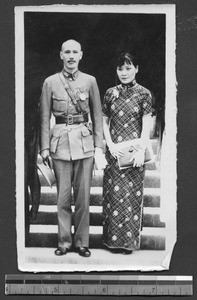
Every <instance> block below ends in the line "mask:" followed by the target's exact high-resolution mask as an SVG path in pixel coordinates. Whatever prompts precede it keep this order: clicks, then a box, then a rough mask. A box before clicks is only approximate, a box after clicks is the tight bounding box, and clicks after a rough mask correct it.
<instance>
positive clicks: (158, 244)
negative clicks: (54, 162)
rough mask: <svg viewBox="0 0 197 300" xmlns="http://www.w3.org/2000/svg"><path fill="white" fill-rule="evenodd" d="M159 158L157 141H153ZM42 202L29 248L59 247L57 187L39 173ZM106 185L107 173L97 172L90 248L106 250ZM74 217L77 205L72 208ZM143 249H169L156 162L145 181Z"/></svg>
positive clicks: (33, 223)
mask: <svg viewBox="0 0 197 300" xmlns="http://www.w3.org/2000/svg"><path fill="white" fill-rule="evenodd" d="M152 146H153V151H154V154H155V156H156V153H157V147H158V146H157V140H156V139H153V140H152ZM39 178H40V182H41V200H40V207H39V211H38V215H37V218H36V220H35V221H31V224H30V232H29V239H28V240H29V242H28V245H26V246H27V247H34V248H35V247H42V248H43V247H45V248H56V247H57V231H58V228H57V205H56V204H57V199H56V198H57V197H56V186H53V187H52V188H50V187H49V186H47V183H46V181H45V179H44V177H43V176H42V175H41V173H39ZM102 183H103V172H102V171H97V170H96V171H94V175H93V180H92V187H91V196H90V248H94V249H100V248H102V243H101V240H102V222H103V216H102ZM72 210H73V214H74V205H72ZM142 225H143V227H142V234H141V244H140V245H141V246H140V248H141V249H142V250H165V223H164V222H161V221H160V174H159V171H158V170H157V168H156V164H155V163H154V162H151V163H148V164H146V172H145V180H144V210H143V222H142Z"/></svg>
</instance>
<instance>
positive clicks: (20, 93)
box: [15, 4, 177, 272]
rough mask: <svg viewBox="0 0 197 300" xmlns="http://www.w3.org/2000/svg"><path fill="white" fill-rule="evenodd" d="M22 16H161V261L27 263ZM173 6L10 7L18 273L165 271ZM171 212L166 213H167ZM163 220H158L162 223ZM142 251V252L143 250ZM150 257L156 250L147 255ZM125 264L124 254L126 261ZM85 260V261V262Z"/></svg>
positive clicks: (171, 195) (171, 206)
mask: <svg viewBox="0 0 197 300" xmlns="http://www.w3.org/2000/svg"><path fill="white" fill-rule="evenodd" d="M24 12H62V13H63V12H65V13H69V12H75V13H83V12H89V13H131V14H132V13H139V14H150V13H151V14H165V15H166V78H165V79H166V99H165V131H164V135H163V145H164V146H163V147H162V153H161V170H162V172H161V198H162V201H161V203H162V212H163V220H165V222H166V226H167V227H166V231H167V232H168V234H167V238H166V250H165V251H164V252H165V253H163V255H161V258H160V259H159V261H160V263H158V264H157V263H155V262H154V259H153V261H152V263H150V264H145V265H143V262H144V261H145V260H147V259H150V257H149V256H150V255H147V257H144V258H140V260H139V263H138V265H137V266H136V265H135V264H134V265H129V264H125V265H123V266H121V265H118V266H116V265H114V266H112V265H109V266H108V265H105V266H104V265H102V264H100V263H99V262H98V261H99V260H98V259H97V262H95V263H93V264H92V263H87V264H86V263H85V261H84V260H82V261H81V263H79V264H68V265H65V264H62V263H61V261H60V263H59V264H55V263H51V264H40V263H38V261H35V263H28V262H27V260H26V257H27V256H28V255H29V251H30V249H28V248H26V247H25V232H24V230H25V226H24V224H25V219H24V197H25V195H24V190H25V188H24ZM175 32H176V27H175V5H173V4H158V5H155V4H143V5H140V4H129V5H46V6H20V7H15V70H16V74H15V75H16V76H15V79H16V80H15V83H16V102H15V103H16V131H15V133H16V134H15V137H16V230H17V254H18V267H19V269H20V270H21V271H33V272H47V271H51V272H60V271H61V272H68V271H112V270H113V271H119V270H142V271H153V270H156V271H162V270H166V269H169V265H170V259H171V255H172V251H173V248H174V245H175V243H176V235H177V233H176V231H177V227H176V214H177V201H176V192H177V184H176V180H177V169H176V162H177V161H176V160H177V152H176V151H177V150H176V134H177V127H176V116H177V104H176V70H175V62H176V57H175V50H176V40H175ZM169 211H170V213H169ZM163 220H162V221H163ZM143 251H144V250H143ZM151 252H152V257H153V258H154V255H155V252H156V251H150V250H149V253H150V254H151ZM126 259H127V260H128V256H127V258H126ZM86 262H87V261H86Z"/></svg>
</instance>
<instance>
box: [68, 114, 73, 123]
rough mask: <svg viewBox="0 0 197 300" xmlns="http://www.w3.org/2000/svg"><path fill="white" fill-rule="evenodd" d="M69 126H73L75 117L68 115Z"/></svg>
mask: <svg viewBox="0 0 197 300" xmlns="http://www.w3.org/2000/svg"><path fill="white" fill-rule="evenodd" d="M67 124H68V125H72V124H73V115H68V116H67Z"/></svg>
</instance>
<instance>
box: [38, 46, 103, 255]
mask: <svg viewBox="0 0 197 300" xmlns="http://www.w3.org/2000/svg"><path fill="white" fill-rule="evenodd" d="M82 55H83V52H82V50H81V45H80V43H78V42H77V41H75V40H67V41H66V42H64V43H63V44H62V48H61V51H60V58H61V59H62V60H63V70H62V72H60V73H57V74H54V75H52V76H50V77H48V78H47V79H46V80H45V81H44V84H43V88H42V95H41V106H40V108H41V156H42V157H43V160H44V162H45V161H47V160H48V158H49V156H51V157H52V160H53V167H54V171H55V175H56V179H57V194H58V199H57V209H58V248H57V249H56V250H55V254H56V255H64V254H66V253H67V252H68V251H69V250H71V247H72V246H74V248H75V251H77V252H78V253H79V255H81V256H84V257H89V256H90V255H91V253H90V250H89V249H88V248H89V196H90V186H91V179H92V171H93V160H95V164H97V167H99V166H98V164H99V161H100V160H102V141H103V132H102V112H101V102H100V95H99V90H98V86H97V82H96V79H95V78H94V77H93V76H90V75H88V74H85V73H82V72H81V71H79V70H78V64H79V61H80V60H81V58H82ZM51 114H53V115H54V117H55V122H56V124H55V125H54V127H53V128H52V129H50V119H51ZM90 121H91V123H92V125H91V126H90ZM72 187H73V193H74V201H75V215H74V238H73V241H72V235H71V217H72V211H71V189H72Z"/></svg>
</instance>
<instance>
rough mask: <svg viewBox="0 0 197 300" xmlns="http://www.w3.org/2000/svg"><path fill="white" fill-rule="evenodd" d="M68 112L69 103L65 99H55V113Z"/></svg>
mask: <svg viewBox="0 0 197 300" xmlns="http://www.w3.org/2000/svg"><path fill="white" fill-rule="evenodd" d="M66 110H67V101H66V100H65V99H60V98H55V97H53V111H54V112H65V111H66Z"/></svg>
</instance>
